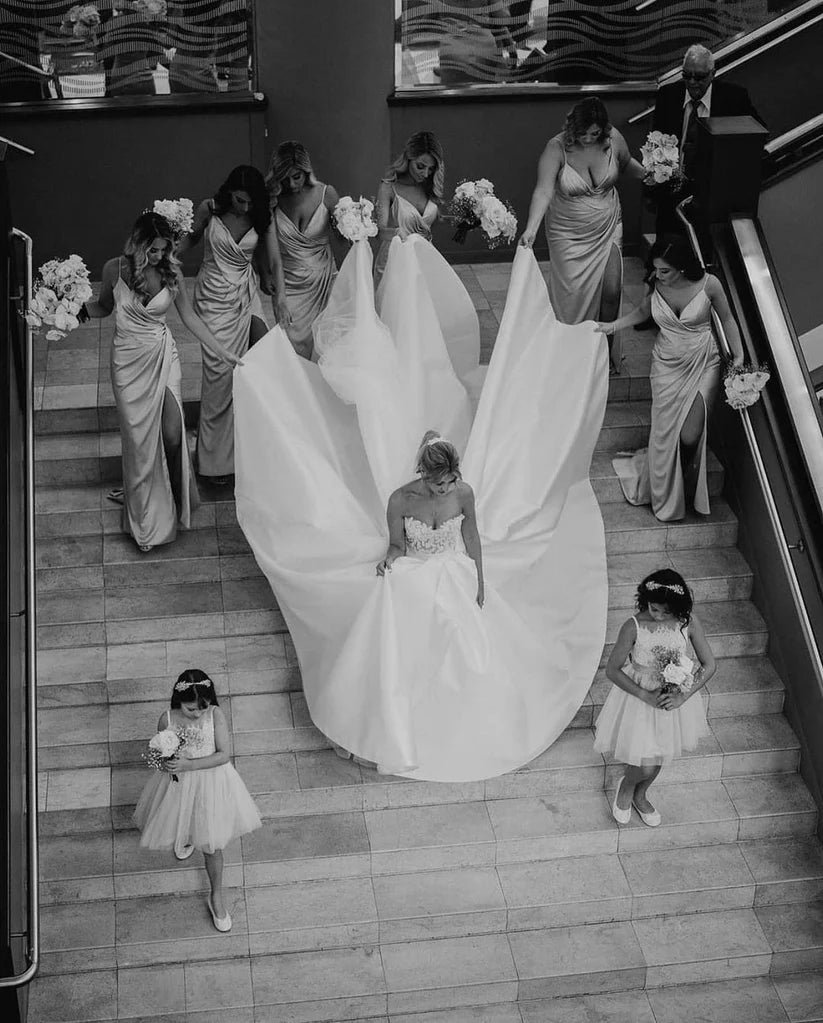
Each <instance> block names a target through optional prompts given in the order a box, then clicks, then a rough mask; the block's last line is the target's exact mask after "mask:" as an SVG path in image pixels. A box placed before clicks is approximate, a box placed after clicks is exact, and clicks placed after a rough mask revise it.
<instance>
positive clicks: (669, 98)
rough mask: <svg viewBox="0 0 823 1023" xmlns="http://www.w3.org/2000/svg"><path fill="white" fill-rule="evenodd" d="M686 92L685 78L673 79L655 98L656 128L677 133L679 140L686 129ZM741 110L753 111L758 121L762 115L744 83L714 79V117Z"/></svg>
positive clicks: (730, 114)
mask: <svg viewBox="0 0 823 1023" xmlns="http://www.w3.org/2000/svg"><path fill="white" fill-rule="evenodd" d="M685 95H686V85H685V83H684V82H682V81H680V82H672V84H671V85H664V86H663V87H662V88H660V89H658V90H657V96H656V98H655V102H654V118H653V121H652V128H653V129H654V130H655V131H662V132H665V133H666V134H667V135H676V136H677V141H678V143H679V142H681V141H682V140H681V138H680V135H681V132H682V131H683V99H684V97H685ZM740 114H751V115H752V117H756V118H757V119H758V121H761V123H762V119H761V118H760V116H759V115H758V113H757V111H756V110H755V108H754V106H753V105H752V101H751V100H750V99H749V94H748V92H746V90H745V89H744V88H743V86H742V85H734V83H732V82H725V81H723V79H722V78H717V79H715V80H714V82H713V83H712V109H711V116H712V117H736V116H738V115H740Z"/></svg>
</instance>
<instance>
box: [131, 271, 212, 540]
mask: <svg viewBox="0 0 823 1023" xmlns="http://www.w3.org/2000/svg"><path fill="white" fill-rule="evenodd" d="M173 300H174V296H173V295H172V293H171V292H170V291H169V289H168V288H161V290H160V291H159V292H158V293H157V294H156V295H154V296H153V298H152V299H151V300H150V301H149V302H148V303H145V304H144V302H143V299H142V297H141V296H140V295H138V294H137V293H136V292H134V291H132V289H131V288H130V287H129V286H128V285H127V284H126V282H125V281H124V280H123V278H122V277H120V276H119V275H118V277H117V281H116V282H115V285H114V310H115V330H114V341H113V343H112V349H111V383H112V390H113V391H114V400H115V404H116V406H117V418H118V422H119V424H120V438H121V448H122V459H123V531H124V532H126V533H130V534H131V535H132V536H133V537H134V539H135V541H136V542H137V543H138V544H141V545H147V546H151V547H156V546H157V545H159V544H165V543H171V541H172V540H174V538H175V536H176V535H177V525H178V521H179V523H180V525H181V526H183V527H184V528H188V527H189V525H190V523H191V513H192V512H193V511H194V509H195V508H197V505H198V503H199V499H198V494H197V485H196V483H195V481H194V473H193V471H192V467H191V462H190V459H189V452H188V448H187V446H186V442H185V438H186V428H185V424H184V422H183V394H182V387H181V381H182V374H181V371H180V358H179V356H178V354H177V346H176V345H175V343H174V338H173V337H172V335H171V331H170V330H169V328H168V326H167V325H166V313H167V312H168V310H169V307H170V306H171V304H172V302H173ZM167 392H168V393H170V394H171V395H172V396H173V398H174V401H175V403H176V405H177V407H178V409H179V412H180V428H181V434H182V437H183V443H182V445H181V451H180V457H179V458H178V459H176V464H175V465H173V466H170V465H169V464H168V460H167V458H166V451H165V447H164V444H163V402H164V401H165V398H166V393H167Z"/></svg>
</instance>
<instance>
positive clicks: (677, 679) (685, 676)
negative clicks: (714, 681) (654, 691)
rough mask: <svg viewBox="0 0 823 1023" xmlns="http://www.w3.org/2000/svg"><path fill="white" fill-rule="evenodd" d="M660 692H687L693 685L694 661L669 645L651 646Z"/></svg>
mask: <svg viewBox="0 0 823 1023" xmlns="http://www.w3.org/2000/svg"><path fill="white" fill-rule="evenodd" d="M652 655H653V656H654V666H655V670H656V671H657V677H658V679H659V681H660V691H661V692H662V693H687V692H689V690H690V689H691V688H692V686H694V683H695V677H694V674H693V669H694V661H693V660H692V659H691V658H690V657H687V656H686V655H685V654H683V653H681V652H680V651H679V650H673V649H672V648H671V647H666V646H655V647H652Z"/></svg>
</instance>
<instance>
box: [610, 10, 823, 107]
mask: <svg viewBox="0 0 823 1023" xmlns="http://www.w3.org/2000/svg"><path fill="white" fill-rule="evenodd" d="M814 12H817V13H816V14H815V13H814ZM808 14H814V17H811V18H806V15H808ZM821 20H823V0H807V2H806V3H805V4H801V5H800V6H799V7H795V8H794V9H793V10H791V11H786V13H785V14H781V15H780V16H779V17H777V18H772V20H771V21H767V22H766V24H765V25H761V26H760V28H756V29H754V30H753V31H751V32H747V33H746V34H745V35H743V36H740V37H739V38H738V39H733V40H732V41H731V42H730V43H727V44H726V46H721V47H720V49H719V50H716V51H715V54H714V58H715V60H716V61H724V60H725V59H726V58H727V57H731V56H733V55H734V54H735V53H737V52H738V50H742V49H747V48H748V47H749V46H751V45H752V43H753V42H756V41H757V40H758V39H762V38H763V37H764V36H771V35H772V33H774V32H776V31H777V30H778V29H780V28H781V27H782V26H784V25H792V22H795V21H799V22H800V24H797V25H792V27H791V28H789V29H788V30H787V31H786V32H781V33H779V34H777V35H775V36H774V38H770V39H768V40H767V41H766V42H765V43H763V44H762V46H758V47H757V48H756V49H754V50H748V49H747V52H746V53H744V54H743V55H742V56H740V57H738V58H737V59H736V60H732V61H731V62H730V63H728V64H724V65H723V67H721V68H718V69H717V72H716V74H715V77H716V78H721V77H722V76H723V75H725V74H728V73H729V71H733V70H734V69H735V68H738V67H741V66H742V65H743V64H746V63H748V62H749V61H750V60H752V59H753V58H754V57H759V56H760V54H761V53H766V52H767V51H768V50H771V49H772V47H774V46H777V44H778V43H782V42H785V40H786V39H791V38H792V36H795V35H797V34H798V32H803V31H804V30H805V29H807V28H810V27H811V26H812V25H816V24H817V22H818V21H821ZM679 74H680V68H679V67H676V68H670V69H669V70H668V71H666V72H664V73H663V74H662V75H660V77H659V78H658V79H657V87H658V88H660V87H661V86H662V85H669V84H670V83H671V82H676V81H677V79H678V76H679ZM653 112H654V105H652V106H650V107H646V109H645V110H641V111H640V113H639V114H632V116H631V117H630V118H629V119H628V122H627V123H628V124H636V123H637V122H638V121H642V120H643V119H644V118H645V117H648V116H649V114H651V113H653Z"/></svg>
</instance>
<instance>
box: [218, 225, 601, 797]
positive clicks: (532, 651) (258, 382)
mask: <svg viewBox="0 0 823 1023" xmlns="http://www.w3.org/2000/svg"><path fill="white" fill-rule="evenodd" d="M467 300H468V296H467V295H466V292H465V289H464V288H463V286H462V284H461V283H460V281H459V279H458V278H457V277H456V275H455V274H454V271H453V270H452V269H451V268H450V267H449V266H448V265H447V264H446V263H445V261H444V260H443V259H442V257H440V256H439V254H438V253H437V252H436V250H435V249H434V248H433V247H432V246H431V244H430V243H428V242H427V241H426V240H425V239H423V238H420V237H417V236H412V237H410V238H408V239H406V240H404V241H401V240H400V239H399V238H396V239H394V240H393V242H392V247H391V250H390V253H389V260H388V264H387V268H386V274H385V278H384V280H383V282H382V284H381V288H380V291H379V303H380V317H378V315H377V313H376V311H375V307H374V298H373V292H372V289H371V251H370V249H369V248H368V246H367V245H366V243H357V244H355V245H354V246H353V248H352V250H351V252H350V253H349V255H348V256H347V258H346V260H345V261H344V263H343V265H342V267H341V269H340V273H339V275H338V278H337V281H336V283H335V287H334V290H333V292H332V296H331V299H330V302H329V305H328V307H327V309H326V311H325V313H324V314H323V315H322V316H321V318H320V321H319V322H318V323H317V325H316V331H315V344H316V347H317V350H318V352H319V361H318V364H316V365H315V364H313V363H308V362H306V361H305V360H304V359H301V358H299V357H298V356H297V355H296V354H295V352H294V350H293V349H292V346H291V345H290V344H289V342H288V339H287V338H286V336H285V334H284V333H283V332H282V331H281V330H280V329H279V328H275V329H274V330H272V331H270V332H269V334H267V335H266V337H265V338H263V339H262V340H261V341H259V342H258V343H257V344H256V345H255V346H254V348H253V349H251V350H250V351H249V353H248V354H247V355H246V356H245V358H244V365H243V367H242V368H239V369H238V370H236V372H235V380H234V388H235V391H234V399H235V422H236V427H235V430H236V472H237V485H236V498H237V514H238V520H239V522H240V525H241V526H242V528H243V531H244V533H245V534H246V536H247V538H248V540H249V543H250V545H251V547H252V549H253V551H254V553H255V556H256V558H257V561H258V563H259V565H260V567H261V569H262V570H263V571H264V573H265V574H266V576H267V578H268V579H269V581H270V583H271V585H272V588H273V589H274V592H275V594H276V596H277V599H278V602H279V605H280V608H281V610H282V612H283V615H284V617H285V619H286V622H287V624H288V627H289V631H290V633H291V635H292V638H293V640H294V644H295V647H296V650H297V654H298V658H299V661H300V668H301V673H302V678H303V687H304V690H305V694H306V699H307V702H308V707H309V711H310V713H311V716H312V719H313V720H314V722H315V724H316V725H317V727H318V728H320V729H321V730H322V731H323V732H324V733H325V734H326V735H327V736H328V737H329V738H330V739H332V740H333V741H334V742H335V743H338V744H339V745H341V746H343V747H344V748H346V749H347V750H351V751H352V752H353V753H355V754H356V755H358V756H359V757H362V758H364V759H366V760H369V761H373V762H375V763H377V765H378V766H379V768H380V769H381V770H382V771H385V772H391V773H397V774H402V775H405V776H407V777H411V778H418V779H428V780H436V781H455V782H459V781H470V780H478V779H483V778H488V777H493V776H495V775H499V774H502V773H504V772H506V771H510V770H513V769H515V768H518V767H521V766H523V765H524V764H525V763H527V762H528V761H529V760H531V759H533V758H534V757H535V756H537V755H538V754H539V753H541V752H542V751H543V750H544V749H545V748H546V747H547V746H549V745H550V744H551V743H552V742H553V741H554V740H555V739H556V738H557V736H558V735H559V734H560V733H561V732H562V731H563V730H564V729H565V728H566V726H567V725H568V724H569V722H570V721H571V719H572V717H573V716H574V714H575V713H576V711H577V709H578V708H579V707H580V705H581V703H582V702H583V700H584V699H585V697H586V694H587V692H588V688H589V686H590V684H591V680H592V678H593V676H594V673H595V671H596V669H597V665H598V663H599V660H600V655H601V652H602V648H603V640H604V634H605V621H606V606H607V600H606V597H607V583H606V561H605V545H604V534H603V524H602V520H601V518H600V512H599V508H598V505H597V501H596V499H595V497H594V494H593V492H592V489H591V485H590V483H589V476H588V471H589V463H590V460H591V455H592V451H593V449H594V444H595V441H596V439H597V436H598V433H599V430H600V426H601V424H602V419H603V414H604V410H605V402H606V391H607V386H608V364H607V352H606V346H605V344H604V343H603V337H602V335H600V334H597V333H595V331H594V329H593V326H594V325H593V324H592V323H585V324H578V325H576V326H565V325H561V324H558V323H557V320H556V318H555V316H554V314H553V312H552V310H551V307H550V305H549V300H548V295H547V291H546V286H545V283H544V281H543V278H542V276H541V274H540V270H539V268H538V266H537V263H536V261H535V258H534V255H533V254H532V252H531V250H527V249H518V251H517V254H516V256H515V261H514V265H513V269H512V278H511V284H510V287H509V294H508V298H507V303H506V309H505V312H504V315H503V320H502V323H501V326H500V331H499V334H498V338H497V341H496V344H495V348H494V354H493V357H492V360H491V364H490V366H489V368H488V372H487V375H486V378H485V382H484V383H483V382H482V371H481V370H480V369H479V368H478V362H479V333H478V330H477V318H476V314H475V312H474V309H473V306H472V305H471V302H470V300H468V302H467ZM481 383H482V391H481V390H480V387H481ZM478 391H479V392H480V393H479V403H478V404H477V409H476V412H475V413H473V408H474V406H475V401H473V400H472V394H471V393H470V392H474V395H475V397H476V395H477V392H478ZM428 428H433V429H436V430H438V432H440V433H441V434H442V435H443V436H446V437H448V438H449V439H451V440H453V441H454V442H455V443H456V444H457V446H458V448H459V449H460V451H461V455H462V473H463V478H464V479H465V480H466V481H467V482H468V483H470V484H471V485H472V487H473V488H474V491H475V495H476V499H477V513H478V526H479V530H480V536H481V540H482V544H483V558H484V568H485V578H486V602H485V606H484V607H483V609H482V610H481V609H480V608H479V607H478V606H477V603H476V594H477V577H476V572H475V567H474V563H473V562H472V561H471V560H470V559H469V558H468V556H467V555H466V553H465V550H464V547H463V543H462V538H461V525H462V523H461V519H460V518H459V517H458V518H455V519H451V520H449V521H447V522H445V523H443V524H442V525H441V526H440V528H438V529H433V528H430V527H429V526H427V525H426V524H424V523H421V522H418V521H417V520H415V519H406V521H405V532H406V544H407V550H406V557H403V558H399V559H398V560H397V561H395V563H394V565H393V567H392V571H391V572H390V573H389V574H387V575H386V576H385V577H383V578H378V577H377V576H376V574H375V565H376V564H377V562H378V561H379V560H380V559H381V558H382V557H383V556H384V555H385V551H386V547H387V542H388V533H387V526H386V519H385V508H386V502H387V500H388V497H389V495H390V494H391V492H392V491H393V490H395V489H396V488H397V487H398V486H400V485H402V484H403V483H405V482H407V481H408V480H409V479H410V478H412V476H413V474H414V472H413V464H414V456H415V453H416V450H417V445H418V444H419V442H420V438H421V437H422V435H423V433H424V431H425V430H426V429H428Z"/></svg>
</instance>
